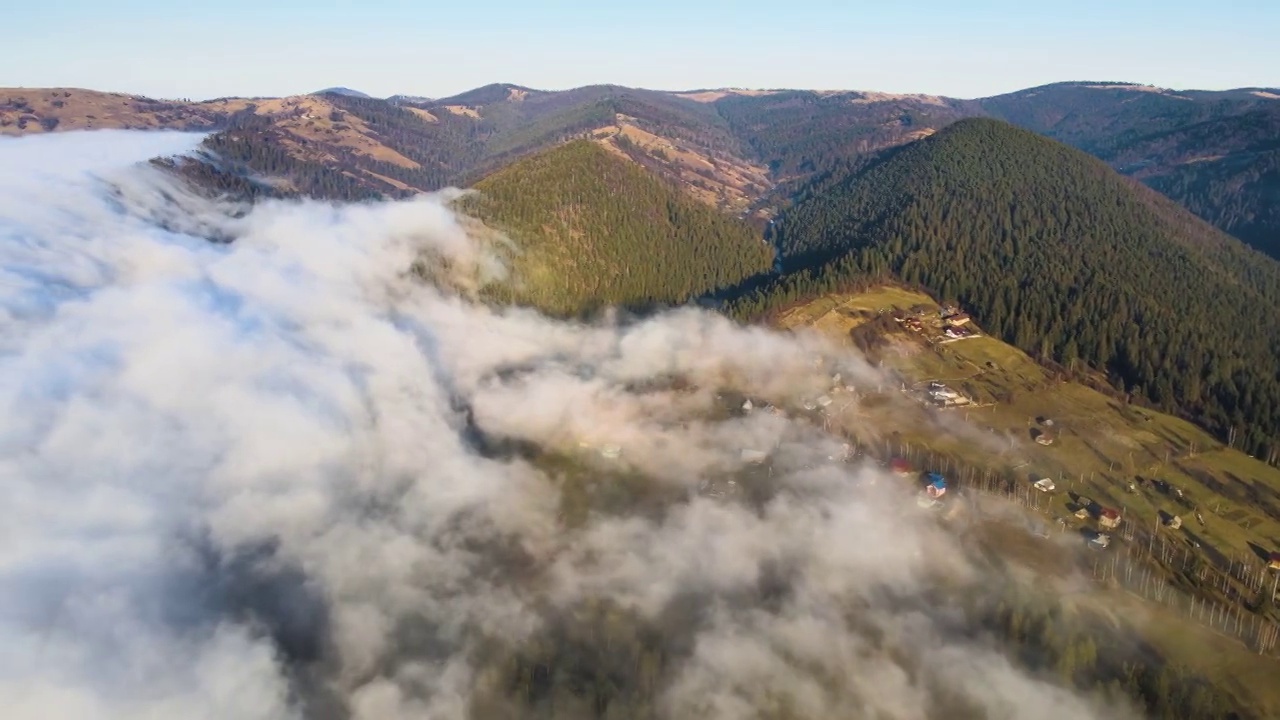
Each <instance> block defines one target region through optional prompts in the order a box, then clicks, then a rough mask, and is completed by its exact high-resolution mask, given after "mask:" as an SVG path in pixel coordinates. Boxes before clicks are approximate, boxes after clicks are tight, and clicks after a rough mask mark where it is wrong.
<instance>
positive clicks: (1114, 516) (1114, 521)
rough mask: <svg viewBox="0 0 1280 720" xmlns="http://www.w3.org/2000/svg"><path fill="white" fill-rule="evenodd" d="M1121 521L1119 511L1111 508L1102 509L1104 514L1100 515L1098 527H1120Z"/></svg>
mask: <svg viewBox="0 0 1280 720" xmlns="http://www.w3.org/2000/svg"><path fill="white" fill-rule="evenodd" d="M1121 519H1122V518H1121V516H1120V513H1119V511H1117V510H1112V509H1111V508H1102V512H1100V513H1098V525H1100V526H1101V527H1104V528H1117V527H1120V520H1121Z"/></svg>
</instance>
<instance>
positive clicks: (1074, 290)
mask: <svg viewBox="0 0 1280 720" xmlns="http://www.w3.org/2000/svg"><path fill="white" fill-rule="evenodd" d="M776 242H777V244H778V247H779V248H780V250H781V253H782V258H781V260H782V264H783V266H784V267H785V268H787V269H789V270H790V271H791V273H790V274H788V275H785V276H783V277H781V278H779V279H776V280H774V281H773V282H772V283H771V284H770V285H768V286H767V287H766V288H764V289H761V290H759V291H757V292H756V293H755V294H754V295H753V296H751V297H749V298H746V299H744V300H742V301H741V302H740V303H739V305H738V311H739V312H740V313H743V314H746V315H751V314H758V313H761V312H767V311H768V310H770V309H773V308H778V307H782V306H784V305H786V304H788V303H790V302H794V301H796V300H800V299H803V298H806V297H811V296H812V295H814V294H816V293H820V292H823V291H828V290H832V289H835V288H838V287H842V286H848V285H854V284H857V283H858V282H865V281H866V279H867V278H875V277H898V278H901V279H903V280H905V281H907V282H909V283H915V284H918V285H920V286H923V287H927V288H930V289H931V290H933V291H935V292H937V293H939V294H940V295H941V296H943V297H947V298H955V299H959V300H960V301H961V302H963V303H964V304H965V305H966V306H969V307H971V308H973V310H974V311H975V313H976V314H977V315H978V317H980V318H981V319H982V321H983V322H984V324H985V325H986V326H987V327H988V328H989V329H990V330H991V332H993V333H994V334H996V335H998V336H1000V337H1003V338H1005V339H1007V340H1009V341H1010V342H1012V343H1014V344H1015V345H1017V346H1018V347H1020V348H1022V349H1023V350H1026V351H1028V352H1030V353H1032V354H1034V355H1036V356H1038V357H1041V358H1044V359H1046V360H1049V359H1056V360H1057V361H1058V362H1061V363H1063V364H1065V365H1067V366H1068V367H1075V366H1076V364H1077V363H1083V364H1087V365H1091V366H1093V367H1097V368H1101V369H1104V370H1105V371H1106V372H1107V374H1108V376H1109V378H1110V380H1111V381H1112V382H1113V383H1114V384H1115V385H1116V386H1117V387H1120V388H1122V389H1125V390H1127V391H1128V392H1131V393H1133V394H1134V395H1136V396H1140V397H1145V398H1147V399H1149V400H1150V401H1151V402H1153V403H1155V404H1156V405H1158V406H1160V407H1163V408H1166V409H1178V410H1181V411H1182V412H1184V413H1185V414H1187V415H1189V416H1191V417H1195V418H1197V419H1199V420H1200V421H1201V422H1204V423H1206V424H1207V425H1208V427H1210V428H1211V429H1212V430H1214V431H1215V432H1217V433H1219V434H1221V435H1222V436H1224V437H1225V436H1226V434H1227V433H1228V432H1229V431H1231V430H1232V429H1233V428H1234V429H1235V431H1237V432H1238V433H1239V434H1240V437H1241V439H1242V441H1243V446H1244V447H1246V448H1248V449H1249V451H1250V452H1254V453H1263V454H1269V455H1271V456H1272V457H1271V458H1270V459H1273V460H1274V455H1275V453H1276V452H1277V451H1280V447H1278V446H1277V444H1276V440H1277V437H1280V377H1277V375H1276V369H1275V358H1276V357H1277V354H1278V353H1280V320H1277V318H1276V316H1275V312H1274V308H1275V307H1276V306H1277V303H1278V302H1280V265H1278V264H1277V263H1276V262H1275V261H1273V260H1270V259H1268V258H1266V257H1264V256H1262V255H1260V254H1259V253H1257V252H1254V251H1252V250H1250V249H1248V248H1247V247H1245V246H1244V245H1243V244H1241V243H1239V242H1238V241H1235V240H1234V239H1232V238H1230V237H1228V236H1226V235H1224V234H1222V233H1220V232H1218V231H1216V230H1214V229H1213V228H1212V227H1210V226H1208V225H1207V224H1205V223H1203V222H1202V221H1200V220H1198V219H1197V218H1195V217H1194V216H1192V215H1191V214H1190V213H1188V212H1186V211H1185V210H1182V209H1181V208H1179V207H1177V206H1176V205H1174V204H1173V203H1172V202H1169V201H1168V200H1166V199H1164V198H1163V197H1161V196H1159V195H1158V194H1156V193H1155V192H1153V191H1151V190H1149V189H1147V188H1144V187H1142V186H1141V185H1139V184H1137V183H1135V182H1133V181H1131V180H1128V179H1126V178H1124V177H1122V176H1120V175H1118V174H1117V173H1115V172H1114V171H1113V170H1111V169H1110V168H1108V167H1107V166H1106V165H1105V164H1104V163H1102V162H1100V161H1098V160H1096V159H1094V158H1091V157H1089V156H1088V155H1086V154H1084V153H1083V152H1080V151H1077V150H1073V149H1071V148H1068V147H1066V146H1064V145H1061V144H1058V143H1055V142H1053V141H1051V140H1047V139H1045V138H1043V137H1041V136H1038V135H1035V134H1033V133H1030V132H1028V131H1025V130H1020V129H1017V128H1014V127H1012V126H1010V125H1007V124H1005V123H1001V122H998V121H994V120H979V119H973V120H965V121H962V122H959V123H955V124H953V125H951V126H949V127H948V128H946V129H945V130H943V131H941V132H939V133H937V134H935V135H933V136H931V137H929V138H927V139H925V140H923V141H921V142H919V143H915V144H912V145H910V146H907V147H905V148H903V149H901V150H898V151H891V152H888V153H886V156H885V157H884V158H883V159H882V160H881V161H879V162H877V163H873V164H871V165H870V166H868V167H864V168H862V169H857V170H853V171H850V172H847V173H843V174H833V175H831V176H830V177H828V178H827V179H826V180H825V181H823V182H822V183H819V184H816V185H814V186H811V187H809V188H808V189H806V191H805V193H804V194H803V195H802V196H801V198H800V199H799V201H798V202H797V204H796V205H795V207H794V208H792V209H791V210H789V211H788V212H787V213H785V214H784V215H783V216H781V217H780V218H779V220H778V223H777V231H776Z"/></svg>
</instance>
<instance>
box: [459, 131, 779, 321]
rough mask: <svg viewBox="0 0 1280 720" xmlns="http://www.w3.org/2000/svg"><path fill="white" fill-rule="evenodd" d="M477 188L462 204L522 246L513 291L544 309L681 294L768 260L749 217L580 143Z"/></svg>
mask: <svg viewBox="0 0 1280 720" xmlns="http://www.w3.org/2000/svg"><path fill="white" fill-rule="evenodd" d="M476 188H477V189H478V190H479V191H480V194H479V196H478V197H471V198H468V199H466V200H465V201H464V202H463V209H464V210H466V211H467V212H469V213H471V214H474V215H475V216H477V217H479V218H480V219H482V220H484V221H486V222H488V223H489V224H491V225H494V226H496V227H498V228H500V229H502V230H504V231H506V232H507V233H509V234H510V235H511V237H512V238H513V239H514V240H515V241H516V242H517V244H518V245H519V247H520V250H521V252H520V253H519V254H517V255H516V256H515V257H514V258H513V264H514V267H515V271H516V276H517V278H518V281H519V283H520V285H518V286H517V287H516V288H515V289H514V298H515V299H517V300H519V301H523V302H529V303H532V304H534V305H537V306H539V307H541V308H543V309H546V310H548V311H551V312H556V313H563V314H574V313H577V312H580V311H583V310H590V309H592V308H595V307H599V306H601V305H614V304H619V305H647V304H651V303H677V302H683V301H685V300H687V299H689V298H690V297H694V296H696V295H699V294H702V293H704V292H707V291H709V290H712V289H715V288H718V287H723V286H726V285H730V284H733V283H735V282H738V281H739V280H741V279H742V278H744V277H747V276H749V275H752V274H754V273H758V272H761V271H763V270H765V269H767V268H768V267H769V265H770V263H771V261H772V252H771V251H770V250H769V249H768V247H767V246H766V245H765V244H764V243H763V241H762V240H761V239H760V237H759V235H758V234H756V233H755V231H753V230H752V229H751V228H750V227H748V226H747V225H745V224H743V223H741V222H738V221H736V220H733V219H732V218H729V217H726V216H724V215H723V214H721V213H719V212H717V211H716V210H715V209H713V208H711V207H708V206H706V205H703V204H701V203H698V202H696V201H694V200H693V199H691V198H689V197H687V196H686V195H684V194H683V193H681V191H680V190H678V189H677V188H675V187H673V186H671V185H669V184H667V183H666V182H664V181H662V180H660V179H659V178H657V177H655V176H654V175H652V174H650V173H648V172H646V171H645V170H644V169H642V168H640V167H639V166H637V165H635V164H633V163H630V162H628V161H625V160H622V159H620V158H618V157H616V156H615V155H613V154H612V153H610V152H608V151H607V150H605V149H603V148H601V147H599V146H597V145H595V144H592V143H589V142H585V141H583V142H573V143H569V144H567V145H563V146H560V147H558V148H555V149H553V150H549V151H546V152H543V153H540V154H538V155H534V156H531V157H528V158H524V159H522V160H520V161H518V162H516V163H513V164H512V165H509V166H508V167H506V168H504V169H502V170H501V171H499V172H497V173H495V174H494V175H491V176H490V177H488V178H485V179H484V180H482V181H481V182H479V183H477V185H476Z"/></svg>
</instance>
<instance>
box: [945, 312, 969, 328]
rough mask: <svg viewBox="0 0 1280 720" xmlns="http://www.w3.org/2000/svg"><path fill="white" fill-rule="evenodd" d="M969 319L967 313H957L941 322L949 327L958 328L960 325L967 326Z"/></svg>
mask: <svg viewBox="0 0 1280 720" xmlns="http://www.w3.org/2000/svg"><path fill="white" fill-rule="evenodd" d="M971 319H972V318H970V317H969V313H962V312H958V313H956V314H954V315H948V316H947V317H944V318H943V319H942V320H943V322H945V323H946V324H948V325H950V326H951V327H960V326H961V325H965V324H967V323H968V322H969V320H971Z"/></svg>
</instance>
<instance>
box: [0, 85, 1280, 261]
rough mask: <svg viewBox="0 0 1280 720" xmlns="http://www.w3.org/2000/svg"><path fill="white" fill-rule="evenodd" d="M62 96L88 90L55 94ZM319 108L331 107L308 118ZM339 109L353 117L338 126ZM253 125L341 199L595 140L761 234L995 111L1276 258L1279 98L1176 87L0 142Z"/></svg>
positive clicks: (490, 96) (690, 101)
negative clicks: (836, 175) (825, 180)
mask: <svg viewBox="0 0 1280 720" xmlns="http://www.w3.org/2000/svg"><path fill="white" fill-rule="evenodd" d="M65 92H71V93H72V94H73V95H74V96H75V97H74V98H60V97H54V95H55V94H61V93H65ZM72 100H74V102H73V101H72ZM82 101H83V102H82ZM59 103H60V104H59ZM313 103H324V106H316V107H315V108H314V110H311V111H307V110H305V109H304V110H302V111H299V110H297V108H298V106H300V105H303V104H313ZM299 113H301V114H299ZM336 113H344V114H345V116H347V117H354V120H355V122H342V121H341V120H333V119H332V118H333V117H337V116H338V115H337V114H336ZM245 114H253V115H259V116H263V117H266V118H267V119H268V122H266V123H258V124H256V125H254V128H256V130H253V131H248V130H246V129H245V128H244V127H243V126H242V127H240V128H238V129H235V130H236V134H237V137H238V138H239V140H238V142H245V141H248V142H251V143H257V144H258V145H272V147H270V148H267V147H262V148H261V149H260V151H259V152H258V153H257V155H254V154H252V153H250V154H248V155H247V156H246V158H245V159H244V163H245V167H246V168H247V169H249V170H253V171H254V172H255V173H257V174H268V175H271V174H278V173H281V172H283V176H282V177H280V178H278V184H279V185H280V186H282V187H288V186H290V185H297V186H305V187H309V188H312V189H313V190H314V189H316V188H318V187H320V186H319V184H317V183H315V182H311V181H309V180H307V179H306V178H303V177H301V176H302V175H314V174H315V170H314V169H313V168H311V164H314V163H316V162H320V163H322V164H327V165H329V166H332V167H335V168H340V169H341V171H342V173H343V174H344V176H345V177H346V179H345V180H343V179H334V180H332V181H330V182H329V183H328V185H327V187H330V188H331V191H332V192H334V193H337V194H336V195H334V197H343V198H350V197H355V196H364V195H369V194H372V195H374V196H392V197H394V196H400V195H405V194H410V193H414V192H420V191H428V190H435V189H438V188H440V187H442V186H444V185H447V184H462V185H466V184H469V183H471V182H474V181H475V180H476V179H478V178H480V177H483V176H484V175H486V174H488V173H491V172H493V171H494V170H496V169H498V168H500V167H501V166H503V165H504V164H506V163H509V162H511V161H513V160H515V159H518V158H519V157H522V156H524V155H527V154H529V153H533V152H537V151H540V150H542V149H545V148H547V147H550V146H552V145H555V144H558V143H561V142H564V141H566V140H570V139H576V138H591V139H594V140H596V141H598V142H600V143H601V144H604V145H606V146H609V147H611V148H612V149H613V150H617V151H619V152H620V153H621V154H622V155H624V156H627V157H629V158H630V159H632V160H633V161H635V162H637V163H639V164H640V165H642V166H644V167H646V168H647V169H649V170H650V171H652V172H656V173H657V174H659V175H661V176H663V177H665V178H667V179H669V180H672V181H674V182H677V183H678V184H680V185H681V186H682V187H684V188H685V189H686V191H688V192H689V193H690V194H692V195H693V196H695V197H697V198H698V199H700V200H702V201H703V202H705V203H708V204H710V205H713V206H715V207H718V208H720V209H722V210H724V211H726V212H729V213H731V214H734V215H738V216H749V217H752V218H753V219H754V220H755V221H756V222H759V223H764V222H766V221H767V219H768V218H769V217H771V216H772V215H773V214H775V213H776V212H777V211H778V210H779V209H780V208H782V207H784V206H785V205H786V204H787V203H788V202H789V201H790V196H791V195H792V194H793V193H795V192H796V191H797V190H798V189H799V188H800V187H801V186H803V185H804V184H805V183H808V182H810V181H812V180H813V179H814V178H817V177H819V176H821V175H822V174H823V173H826V172H831V171H833V170H835V169H837V168H839V167H841V166H843V165H845V164H847V163H850V162H854V163H856V162H860V160H859V158H865V157H867V156H869V155H871V154H874V153H876V152H879V151H880V150H883V149H884V148H888V147H894V146H897V145H902V144H905V143H910V142H914V141H916V140H919V139H921V138H924V137H927V136H929V135H930V134H932V133H934V132H937V131H938V130H940V129H941V128H943V127H946V126H947V125H949V124H950V123H952V122H955V121H957V120H960V119H963V118H966V117H983V116H994V117H997V118H1000V119H1003V120H1006V121H1009V122H1013V123H1014V124H1017V125H1020V126H1022V127H1027V128H1029V129H1032V130H1034V131H1036V132H1040V133H1042V134H1045V135H1047V136H1049V137H1053V138H1055V139H1058V140H1062V141H1064V142H1067V143H1068V144H1071V145H1073V146H1075V147H1079V148H1081V149H1084V150H1086V151H1088V152H1090V153H1092V154H1094V155H1096V156H1098V157H1100V158H1102V159H1103V160H1106V161H1107V162H1109V163H1110V164H1111V165H1112V166H1113V167H1116V168H1117V169H1119V170H1121V171H1123V172H1125V173H1126V174H1129V175H1132V176H1133V177H1136V178H1138V179H1140V180H1142V181H1144V182H1146V183H1147V184H1148V185H1150V186H1152V187H1154V188H1156V189H1157V190H1158V191H1161V192H1163V193H1165V194H1167V195H1169V196H1170V197H1172V198H1173V199H1174V200H1176V201H1178V202H1180V203H1181V204H1183V205H1184V206H1186V207H1188V208H1189V209H1191V210H1192V211H1193V212H1195V213H1196V214H1198V215H1199V216H1200V217H1202V218H1204V219H1206V220H1208V221H1210V222H1211V223H1213V224H1214V225H1216V226H1217V227H1219V228H1221V229H1223V230H1226V231H1227V232H1230V233H1232V234H1234V235H1236V236H1237V237H1239V238H1241V239H1243V240H1245V241H1246V242H1248V243H1250V244H1251V245H1253V246H1255V247H1258V248H1260V249H1262V250H1264V251H1266V252H1269V253H1270V254H1272V255H1273V256H1277V255H1280V210H1277V208H1278V207H1280V155H1277V154H1276V152H1275V151H1274V150H1273V149H1272V148H1271V147H1270V145H1268V143H1270V142H1271V141H1272V140H1273V139H1274V121H1273V120H1271V119H1270V118H1274V117H1276V116H1277V115H1280V91H1278V92H1271V89H1267V88H1237V89H1232V90H1224V91H1203V90H1170V89H1165V88H1156V87H1153V86H1150V85H1141V84H1137V83H1121V82H1113V81H1071V82H1062V83H1050V84H1046V85H1040V86H1037V87H1033V88H1026V89H1024V90H1019V91H1015V92H1012V93H1006V94H1004V95H995V96H990V97H987V98H977V99H957V98H947V97H944V96H933V95H921V94H897V93H886V92H878V91H869V90H830V91H818V90H794V89H767V90H764V89H749V88H719V89H710V90H689V91H670V92H668V91H655V90H644V89H636V88H626V87H623V86H618V85H594V86H584V87H581V88H574V89H571V90H557V91H547V90H537V89H534V88H529V87H526V86H521V85H516V84H512V83H493V84H490V85H486V86H482V87H480V88H476V89H473V90H470V91H467V92H464V93H459V94H456V95H453V96H449V97H446V98H440V99H436V100H427V99H413V100H409V99H404V98H400V99H396V100H394V101H391V100H378V99H374V98H368V97H356V96H352V95H341V94H333V93H330V94H324V95H311V96H299V97H297V98H277V99H262V98H259V99H245V98H222V99H218V100H211V101H202V102H188V101H157V100H150V99H148V98H141V97H138V96H127V95H118V94H116V95H112V94H102V93H92V92H91V91H74V90H72V91H67V90H61V89H58V90H52V89H46V90H40V89H9V90H0V133H2V134H9V135H12V134H25V133H29V132H44V131H47V130H67V129H86V128H97V127H129V128H170V129H196V130H201V131H211V130H223V131H225V130H230V129H233V128H232V125H233V124H234V122H235V119H236V118H238V117H241V116H242V115H245ZM308 115H309V116H310V117H307V116H308ZM268 125H269V126H271V127H270V128H268ZM1204 128H1213V130H1212V131H1206V130H1204ZM255 132H256V133H258V134H257V135H255V134H254V133H255ZM224 144H225V143H224ZM280 152H283V153H284V154H285V155H288V156H289V157H291V158H293V159H294V160H295V161H297V164H298V165H299V167H298V168H282V166H283V165H284V164H287V163H282V162H271V163H268V162H265V161H261V162H260V163H259V164H260V166H259V167H257V168H254V167H252V166H253V163H254V162H255V160H254V158H255V157H259V156H260V157H261V158H265V157H267V156H272V157H274V156H276V155H278V154H279V153H280ZM414 158H417V159H414ZM405 159H408V161H407V162H406V161H405ZM268 166H270V167H268ZM204 174H205V175H208V174H209V172H208V171H206V172H204ZM291 175H298V176H299V177H291ZM223 184H224V185H226V186H227V187H229V186H230V185H232V184H234V182H233V181H232V180H230V179H228V180H227V181H226V182H225V183H223Z"/></svg>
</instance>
